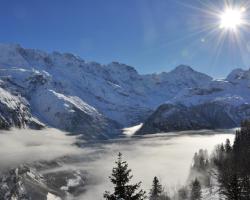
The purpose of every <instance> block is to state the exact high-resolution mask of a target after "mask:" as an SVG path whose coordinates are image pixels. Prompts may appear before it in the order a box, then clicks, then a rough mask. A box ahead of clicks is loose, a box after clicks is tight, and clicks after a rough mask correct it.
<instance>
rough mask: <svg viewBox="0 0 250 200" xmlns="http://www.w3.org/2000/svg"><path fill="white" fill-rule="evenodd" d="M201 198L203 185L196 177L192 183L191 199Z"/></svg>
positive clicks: (198, 199)
mask: <svg viewBox="0 0 250 200" xmlns="http://www.w3.org/2000/svg"><path fill="white" fill-rule="evenodd" d="M200 199H201V185H200V182H199V181H198V179H195V180H194V181H193V182H192V183H191V194H190V200H200Z"/></svg>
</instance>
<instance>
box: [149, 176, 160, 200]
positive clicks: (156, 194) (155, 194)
mask: <svg viewBox="0 0 250 200" xmlns="http://www.w3.org/2000/svg"><path fill="white" fill-rule="evenodd" d="M162 193H163V189H162V185H161V184H160V181H159V179H158V178H157V177H156V176H155V177H154V179H153V184H152V189H151V190H150V197H149V199H150V200H159V199H160V197H161V196H162Z"/></svg>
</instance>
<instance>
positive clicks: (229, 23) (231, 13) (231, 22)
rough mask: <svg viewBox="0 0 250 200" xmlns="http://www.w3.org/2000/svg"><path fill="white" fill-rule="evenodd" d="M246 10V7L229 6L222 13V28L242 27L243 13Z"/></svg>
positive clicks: (233, 28)
mask: <svg viewBox="0 0 250 200" xmlns="http://www.w3.org/2000/svg"><path fill="white" fill-rule="evenodd" d="M245 10H246V9H245V8H244V7H242V8H241V9H233V8H227V9H226V10H225V11H224V12H223V13H221V15H220V28H223V29H227V30H235V29H237V28H238V27H240V26H241V25H242V24H243V22H244V19H243V13H244V12H245Z"/></svg>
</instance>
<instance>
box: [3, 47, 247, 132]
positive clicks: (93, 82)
mask: <svg viewBox="0 0 250 200" xmlns="http://www.w3.org/2000/svg"><path fill="white" fill-rule="evenodd" d="M0 80H1V86H2V85H3V84H4V85H6V87H8V88H9V89H10V90H11V92H13V91H14V92H18V93H20V94H21V95H22V96H23V97H25V98H26V99H27V100H28V102H29V104H30V106H31V111H32V114H34V115H35V116H38V118H39V120H40V121H42V122H44V123H46V124H48V125H50V126H53V127H59V128H60V127H62V126H60V124H62V122H61V117H62V116H63V118H64V119H67V120H65V121H64V123H65V126H66V127H71V123H72V120H73V119H74V118H76V117H77V116H78V115H79V113H81V114H85V115H86V116H89V117H90V118H93V119H96V118H98V119H100V120H101V121H106V122H107V121H111V120H112V121H115V122H116V123H118V124H120V125H121V126H122V127H129V126H134V125H136V124H139V123H141V122H143V121H144V120H145V119H146V118H147V117H148V116H149V115H150V114H151V113H152V112H153V110H155V109H156V108H157V107H158V106H160V105H161V104H164V103H166V102H168V103H173V104H176V103H181V104H184V105H187V106H191V105H197V104H203V103H205V102H219V103H224V104H230V105H232V106H240V105H243V104H246V103H249V102H250V92H249V91H250V89H249V86H250V71H249V70H242V69H236V70H234V71H233V72H232V73H230V74H229V75H228V76H227V78H225V79H221V80H215V79H213V78H212V77H210V76H208V75H206V74H203V73H200V72H197V71H195V70H193V69H192V68H191V67H189V66H185V65H180V66H178V67H176V68H175V69H174V70H172V71H170V72H162V73H159V74H148V75H140V74H138V72H137V71H136V70H135V69H134V68H133V67H131V66H128V65H125V64H122V63H118V62H112V63H110V64H107V65H102V64H99V63H95V62H85V61H84V60H83V59H81V58H80V57H77V56H74V55H72V54H69V53H59V52H53V53H46V52H43V51H40V50H34V49H24V48H22V47H21V46H20V45H6V44H0ZM0 92H2V91H0ZM2 94H3V95H1V96H0V100H1V98H3V97H2V96H6V98H8V93H3V92H2ZM8 105H9V106H15V103H14V102H12V101H9V103H8ZM55 116H56V117H55ZM81 123H82V122H81ZM96 126H98V124H96Z"/></svg>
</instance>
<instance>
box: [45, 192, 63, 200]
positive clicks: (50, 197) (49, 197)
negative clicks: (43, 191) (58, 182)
mask: <svg viewBox="0 0 250 200" xmlns="http://www.w3.org/2000/svg"><path fill="white" fill-rule="evenodd" d="M47 200H61V198H60V197H57V196H55V195H53V194H51V193H48V194H47Z"/></svg>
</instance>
